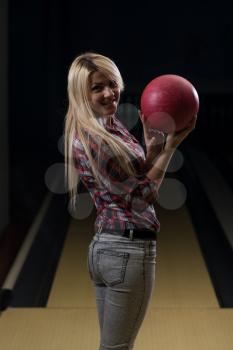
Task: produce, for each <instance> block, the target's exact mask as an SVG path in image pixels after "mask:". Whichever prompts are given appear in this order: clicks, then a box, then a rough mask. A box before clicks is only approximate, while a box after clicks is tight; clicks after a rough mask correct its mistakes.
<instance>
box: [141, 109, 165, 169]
mask: <svg viewBox="0 0 233 350" xmlns="http://www.w3.org/2000/svg"><path fill="white" fill-rule="evenodd" d="M138 114H139V116H140V119H141V122H142V125H143V133H144V140H145V144H146V151H147V152H146V160H147V162H148V163H153V161H154V160H155V158H156V157H157V156H158V154H159V153H160V152H161V151H162V150H163V147H164V143H165V135H164V133H163V132H162V131H159V130H157V129H153V128H152V127H151V126H150V124H149V123H148V122H147V120H146V119H145V117H144V115H143V114H142V113H141V111H140V110H138Z"/></svg>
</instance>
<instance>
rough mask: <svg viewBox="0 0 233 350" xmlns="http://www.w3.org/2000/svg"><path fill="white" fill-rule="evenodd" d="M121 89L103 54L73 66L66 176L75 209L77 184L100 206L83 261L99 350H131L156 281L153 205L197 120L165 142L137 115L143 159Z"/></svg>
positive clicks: (83, 58)
mask: <svg viewBox="0 0 233 350" xmlns="http://www.w3.org/2000/svg"><path fill="white" fill-rule="evenodd" d="M123 88H124V85H123V81H122V77H121V74H120V72H119V70H118V68H117V66H116V65H115V63H114V62H113V61H112V60H110V59H109V58H107V57H105V56H103V55H99V54H96V53H85V54H83V55H80V56H79V57H77V58H76V59H75V60H74V61H73V63H72V65H71V67H70V70H69V75H68V96H69V108H68V112H67V115H66V120H65V160H66V179H67V184H68V188H69V192H70V196H71V205H72V207H73V208H74V207H75V203H76V193H77V185H78V182H79V179H80V180H81V181H82V183H83V184H84V185H85V186H86V188H87V189H88V191H89V193H90V195H91V197H92V198H93V201H94V203H95V206H96V209H97V217H96V221H95V227H94V230H95V234H94V237H93V239H92V241H91V243H90V245H89V250H88V261H87V263H88V270H89V273H90V277H91V280H92V282H93V285H94V287H95V291H96V303H97V309H98V316H99V325H100V336H101V339H100V348H99V349H100V350H104V349H113V348H114V349H118V350H126V349H133V345H134V341H135V338H136V336H137V333H138V331H139V328H140V326H141V324H142V321H143V319H144V316H145V313H146V310H147V307H148V304H149V301H150V298H151V295H152V291H153V288H154V281H155V258H156V233H157V232H158V231H159V228H160V225H159V221H158V219H157V217H156V213H155V210H154V206H153V204H154V203H155V201H156V198H157V196H158V189H159V187H160V185H161V182H162V180H163V178H164V174H165V171H166V169H167V166H168V164H169V162H170V160H171V157H172V155H173V153H174V151H175V149H176V147H177V146H178V145H179V144H180V143H181V142H182V140H183V139H184V138H185V137H186V136H187V135H188V134H189V133H190V132H191V131H192V130H193V129H194V127H195V123H196V116H195V117H194V118H193V121H192V123H191V124H190V125H189V126H188V127H187V129H185V130H183V131H182V132H179V133H173V134H169V135H167V137H166V142H165V141H164V135H163V134H161V133H159V132H156V130H154V133H151V131H150V126H149V125H148V123H146V122H145V119H144V117H143V115H141V114H140V113H139V115H140V117H141V121H142V123H143V130H144V138H145V143H146V147H147V152H146V153H147V154H146V157H145V153H144V151H143V148H142V147H141V146H140V144H139V143H138V141H137V140H136V139H135V138H134V136H133V135H131V134H130V133H129V132H128V130H127V129H126V128H125V127H124V126H123V125H122V124H121V122H120V121H119V119H118V118H117V117H116V115H115V113H116V111H117V106H118V103H119V99H120V92H121V91H122V90H123ZM155 135H156V137H155ZM164 142H165V144H164Z"/></svg>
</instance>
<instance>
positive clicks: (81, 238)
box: [47, 206, 218, 308]
mask: <svg viewBox="0 0 233 350" xmlns="http://www.w3.org/2000/svg"><path fill="white" fill-rule="evenodd" d="M158 215H159V217H160V220H161V226H162V228H161V232H160V234H159V237H158V254H157V271H156V288H155V290H154V294H153V298H152V307H171V308H172V307H208V308H209V307H210V308H212V307H218V301H217V299H216V296H215V292H214V289H213V286H212V284H211V281H210V277H209V275H208V271H207V269H206V266H205V263H204V260H203V257H202V254H201V251H200V249H199V245H198V242H197V239H196V236H195V231H194V229H193V226H192V222H191V220H190V216H189V213H188V211H187V208H186V207H185V206H184V207H182V208H180V209H178V210H175V211H170V210H165V209H162V208H158ZM94 217H95V215H94V212H93V213H92V215H91V217H89V218H87V219H85V220H73V221H72V222H71V224H70V227H69V232H68V235H67V239H66V242H65V245H64V248H63V252H62V255H61V259H60V262H59V266H58V269H57V272H56V276H55V279H54V282H53V285H52V288H51V292H50V296H49V300H48V303H47V307H49V308H50V307H94V306H95V299H94V292H93V287H92V285H91V281H90V279H89V275H88V272H87V266H86V255H87V248H88V244H89V242H90V241H91V237H92V235H93V223H94Z"/></svg>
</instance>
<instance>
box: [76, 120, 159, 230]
mask: <svg viewBox="0 0 233 350" xmlns="http://www.w3.org/2000/svg"><path fill="white" fill-rule="evenodd" d="M104 127H105V129H106V130H107V131H108V132H109V133H111V134H112V135H114V136H115V137H117V138H120V139H121V140H122V141H123V142H125V143H126V144H127V145H128V147H130V148H131V149H132V150H133V151H134V154H135V156H133V157H131V161H132V164H133V165H134V168H135V169H136V172H137V175H136V176H131V177H129V176H128V175H127V174H126V172H125V171H124V169H123V168H122V167H121V162H120V160H117V159H116V157H115V156H114V155H113V153H112V151H111V149H110V147H109V146H108V145H107V144H106V143H105V142H104V141H103V140H101V139H99V138H98V137H97V136H96V135H95V136H92V135H90V134H89V135H88V137H89V147H90V151H91V155H92V157H93V158H94V160H95V162H96V166H97V169H98V176H99V179H100V182H101V186H99V185H98V184H97V182H96V180H95V178H94V176H93V172H92V169H91V167H90V162H89V160H88V158H87V155H86V152H85V150H84V147H83V145H82V143H81V141H80V140H79V138H78V137H75V139H74V141H73V151H74V160H75V167H76V169H77V170H78V172H79V175H80V180H81V181H82V183H83V184H84V186H85V187H86V188H87V190H88V191H89V193H90V195H91V197H92V199H93V201H94V203H95V206H96V209H97V217H96V221H95V232H96V231H98V228H100V227H102V231H104V230H105V229H106V230H107V229H111V230H114V229H116V230H119V229H125V228H140V229H143V228H150V229H155V230H156V231H159V228H160V224H159V221H158V219H157V217H156V214H155V210H154V206H153V204H154V203H155V201H156V199H157V197H158V192H157V186H156V183H155V182H154V181H152V180H150V179H149V178H148V177H147V176H146V173H147V171H148V169H146V167H145V153H144V150H143V148H142V147H141V145H140V144H139V142H138V141H137V139H136V138H135V137H134V136H133V135H131V134H130V133H129V131H128V130H127V129H126V128H125V127H124V126H123V125H122V123H121V122H120V120H119V119H118V118H117V117H116V116H115V117H114V118H112V123H111V125H108V124H107V123H106V124H105V125H104ZM86 134H87V133H86Z"/></svg>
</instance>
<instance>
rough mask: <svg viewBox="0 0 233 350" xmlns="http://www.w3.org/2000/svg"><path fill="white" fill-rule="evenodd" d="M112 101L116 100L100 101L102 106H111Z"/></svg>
mask: <svg viewBox="0 0 233 350" xmlns="http://www.w3.org/2000/svg"><path fill="white" fill-rule="evenodd" d="M114 102H116V100H112V101H108V102H105V103H102V105H103V106H112V105H113V104H114Z"/></svg>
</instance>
